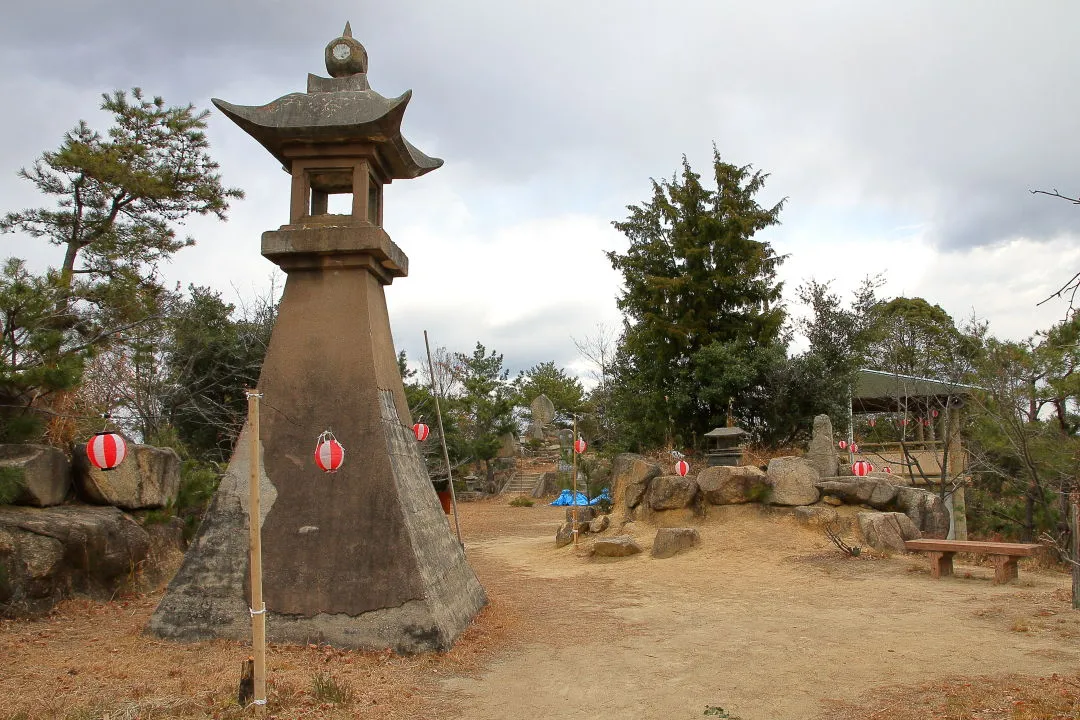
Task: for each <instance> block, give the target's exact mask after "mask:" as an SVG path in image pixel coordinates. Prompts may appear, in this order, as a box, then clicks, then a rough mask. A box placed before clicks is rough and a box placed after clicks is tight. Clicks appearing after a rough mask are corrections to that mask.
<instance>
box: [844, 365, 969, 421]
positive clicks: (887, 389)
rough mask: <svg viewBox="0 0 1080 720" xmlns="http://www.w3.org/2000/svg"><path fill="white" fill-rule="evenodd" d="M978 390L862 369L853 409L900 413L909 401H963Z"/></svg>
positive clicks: (854, 391) (931, 379) (856, 379)
mask: <svg viewBox="0 0 1080 720" xmlns="http://www.w3.org/2000/svg"><path fill="white" fill-rule="evenodd" d="M978 389H979V388H978V387H977V386H975V385H967V384H964V383H957V382H949V381H945V380H935V379H933V378H924V377H917V376H915V375H901V374H899V373H891V372H883V371H881V370H867V369H861V370H859V371H858V372H857V373H856V378H855V388H854V390H853V391H852V394H851V406H852V410H853V411H854V412H896V411H898V410H900V409H901V407H902V406H903V405H905V404H906V403H907V401H909V400H914V399H916V398H936V399H938V400H940V401H943V402H944V401H947V400H948V399H949V398H956V399H960V398H963V397H965V396H967V395H970V394H971V392H972V391H973V390H978Z"/></svg>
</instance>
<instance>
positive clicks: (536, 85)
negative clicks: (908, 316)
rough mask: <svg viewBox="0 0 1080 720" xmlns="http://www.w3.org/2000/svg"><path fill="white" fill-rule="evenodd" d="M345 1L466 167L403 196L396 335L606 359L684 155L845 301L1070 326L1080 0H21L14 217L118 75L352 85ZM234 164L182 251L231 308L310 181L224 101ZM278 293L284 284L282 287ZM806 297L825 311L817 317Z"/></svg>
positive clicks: (6, 21) (259, 88)
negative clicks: (734, 189) (886, 301)
mask: <svg viewBox="0 0 1080 720" xmlns="http://www.w3.org/2000/svg"><path fill="white" fill-rule="evenodd" d="M346 20H349V21H351V23H352V28H353V34H354V36H355V37H356V39H357V40H359V41H360V42H362V43H363V44H364V45H365V46H366V48H367V50H368V54H369V57H370V67H369V72H368V78H369V80H370V82H371V84H372V87H373V89H375V90H377V91H378V92H380V93H382V94H383V95H385V96H388V97H395V96H397V95H400V94H401V93H402V92H404V91H405V90H406V89H410V88H411V89H412V90H413V91H414V96H413V99H412V102H411V104H410V106H409V110H408V112H407V113H406V116H405V122H404V125H403V129H404V134H405V136H406V137H407V138H408V139H409V140H410V141H411V142H412V143H413V144H414V145H416V146H417V147H419V148H420V149H421V150H423V151H424V152H426V153H427V154H429V155H433V156H436V157H440V158H443V159H444V160H445V161H446V164H445V166H444V167H443V168H441V169H439V170H437V171H435V172H433V173H431V174H429V175H426V176H424V177H421V178H418V179H416V180H407V181H398V182H395V183H393V184H392V185H391V186H389V187H388V188H387V189H386V194H385V218H384V220H385V226H386V229H387V231H388V232H389V233H390V236H391V237H392V238H393V240H394V241H395V242H396V243H397V244H398V245H399V246H400V247H401V248H402V250H404V252H405V253H406V254H407V255H408V256H409V259H410V275H409V277H407V278H403V279H399V280H397V281H396V282H394V284H393V285H391V286H390V287H388V288H387V293H386V294H387V300H388V303H389V306H390V314H391V326H392V328H393V332H394V338H395V342H396V344H397V347H398V348H399V349H402V348H403V349H405V350H406V351H407V353H408V354H409V356H410V357H411V358H414V359H418V358H420V357H421V354H422V352H423V334H422V333H423V330H424V329H427V330H428V331H429V334H430V335H431V339H432V342H433V344H434V345H442V346H446V347H448V348H450V349H451V350H461V351H470V350H471V349H472V348H473V346H474V345H475V343H476V341H478V340H479V341H480V342H482V343H484V344H485V345H486V346H487V347H488V349H495V350H497V351H499V352H501V353H504V354H505V356H506V364H507V366H508V367H510V368H511V369H512V370H513V371H514V372H516V371H517V370H519V369H525V368H527V367H529V366H531V365H533V364H535V363H538V362H542V361H546V360H554V361H555V362H556V363H557V364H558V365H560V366H564V367H571V368H576V369H577V371H582V372H583V371H584V368H583V367H582V366H580V365H578V364H576V363H577V352H576V350H575V348H574V343H573V342H572V338H578V339H582V338H584V337H586V336H589V335H595V334H596V328H597V324H598V323H604V324H606V325H608V326H609V327H614V326H616V325H617V324H618V322H619V319H620V316H619V313H618V311H617V309H616V307H615V299H616V296H617V294H618V291H619V278H618V276H617V275H616V274H615V272H614V271H613V270H612V269H611V266H610V263H609V262H608V260H607V259H606V257H605V255H604V252H605V251H609V250H617V251H623V250H625V249H626V246H627V243H626V240H625V239H624V238H623V237H622V236H621V235H619V233H617V232H616V231H615V230H614V229H613V228H612V227H611V221H613V220H621V219H624V218H625V216H626V206H627V205H629V204H635V203H639V202H642V201H644V200H646V199H647V198H648V197H649V193H650V186H649V179H650V178H652V177H656V178H666V177H670V176H671V175H672V174H673V173H674V172H675V171H676V170H677V168H678V167H679V163H680V160H681V157H682V155H683V154H685V155H686V156H687V157H688V158H689V160H690V163H691V165H692V166H693V167H694V168H695V169H696V170H698V171H699V172H701V173H702V175H703V176H704V177H706V178H707V177H708V175H709V171H710V168H709V162H710V160H711V153H712V145H713V144H714V143H715V144H716V146H717V148H718V149H719V151H720V153H721V155H722V156H723V157H724V159H725V160H727V161H729V162H732V163H736V164H753V165H754V166H755V167H757V168H760V169H762V170H764V171H766V172H769V173H771V177H770V179H769V181H768V183H767V185H766V188H765V190H764V192H763V193H762V195H761V196H760V200H761V202H762V204H771V203H774V202H776V201H777V200H779V199H781V198H784V197H786V198H788V204H787V206H786V208H785V210H784V212H783V215H782V222H783V224H782V225H781V226H779V227H776V228H772V229H770V230H769V231H767V232H766V233H763V234H762V235H761V237H762V238H763V239H767V240H768V241H769V242H771V243H772V244H773V245H774V246H775V248H776V250H777V251H778V252H779V253H781V254H788V255H789V257H788V259H787V261H786V262H785V264H784V265H783V268H782V270H781V277H782V279H783V280H784V281H785V283H786V291H787V295H788V296H789V297H790V298H793V297H794V291H795V289H796V288H797V286H798V285H799V284H800V283H801V282H803V281H804V280H806V279H809V278H816V279H817V280H820V281H827V280H834V287H835V288H836V289H837V290H840V291H841V292H842V293H843V294H845V295H847V293H848V292H849V291H850V290H851V289H852V288H854V286H855V285H856V284H857V283H858V281H859V280H860V279H861V278H863V277H864V276H866V275H868V274H871V275H872V274H877V273H881V274H882V275H883V276H884V278H885V280H886V285H885V287H884V288H883V289H882V291H881V292H882V294H884V295H886V296H895V295H907V296H922V297H925V298H926V299H927V300H929V301H930V302H932V303H938V304H940V305H941V306H942V307H944V308H945V309H946V310H947V311H948V312H949V313H951V314H952V315H953V317H954V318H956V319H957V321H958V322H959V321H961V320H963V319H965V318H970V317H972V316H973V315H974V316H975V317H978V318H981V319H984V320H987V321H989V322H990V326H991V330H992V332H994V333H995V334H996V335H998V336H999V337H1009V338H1022V337H1026V336H1028V335H1030V334H1031V333H1033V332H1034V331H1036V330H1039V329H1043V328H1046V327H1048V326H1049V325H1050V324H1052V323H1053V322H1055V321H1057V320H1059V319H1061V318H1062V317H1063V315H1064V313H1065V305H1064V304H1063V303H1061V302H1051V303H1047V304H1046V305H1044V306H1043V307H1036V303H1037V302H1038V301H1039V300H1041V299H1043V298H1044V297H1046V296H1047V295H1049V294H1050V293H1052V292H1053V291H1054V290H1055V289H1056V288H1057V287H1058V286H1060V285H1061V284H1062V283H1064V282H1065V281H1067V280H1068V279H1069V277H1071V275H1072V274H1073V272H1075V271H1076V270H1080V244H1078V242H1077V240H1078V239H1080V207H1077V206H1074V205H1069V204H1068V203H1065V202H1063V201H1060V200H1055V199H1052V198H1048V197H1045V196H1037V195H1032V194H1031V193H1030V190H1032V189H1035V188H1045V189H1050V188H1057V189H1059V190H1061V191H1062V192H1063V193H1066V194H1069V195H1073V196H1075V195H1076V194H1077V193H1080V140H1078V139H1077V127H1076V118H1077V117H1078V116H1080V94H1078V93H1077V91H1076V88H1077V87H1080V49H1078V45H1077V42H1076V37H1077V28H1080V3H1077V2H1074V1H1073V0H1059V1H1055V2H1050V1H1042V2H1040V1H1037V0H1036V1H1032V2H1013V1H1009V2H1005V1H1001V2H995V1H992V0H979V1H975V0H971V1H961V0H953V1H951V2H945V3H943V2H939V1H938V0H933V1H927V2H903V3H886V2H869V1H868V0H852V1H850V2H841V1H820V2H813V3H808V2H804V1H802V0H799V1H795V0H792V1H790V2H759V3H748V2H719V1H716V0H709V1H708V2H706V1H705V0H701V1H700V2H680V1H678V0H668V1H666V2H644V1H635V0H617V1H616V0H610V1H607V2H598V1H592V0H574V1H573V2H567V1H565V0H546V1H545V2H532V1H524V0H522V1H520V2H507V1H506V0H474V1H468V0H458V1H457V2H441V1H437V0H425V1H415V2H410V1H407V0H383V1H382V2H366V1H365V2H343V1H338V0H321V1H320V2H318V3H298V2H286V1H285V0H278V1H274V0H250V1H247V2H240V1H239V0H215V1H214V2H209V1H207V0H189V2H185V3H163V2H156V1H153V0H149V1H144V2H133V1H131V0H113V1H111V2H105V1H98V2H94V1H93V0H82V1H80V2H74V1H70V0H67V1H61V2H50V3H17V4H14V3H9V4H8V6H6V7H5V9H4V12H3V21H2V22H0V67H2V68H3V71H2V73H0V92H2V94H3V97H4V103H3V104H4V110H3V115H2V116H0V117H2V121H0V122H2V128H3V133H2V134H0V212H2V211H8V210H15V209H20V208H24V207H31V206H36V205H38V204H40V202H41V201H40V199H39V197H38V196H37V195H36V194H35V191H34V189H33V188H32V186H30V185H29V183H27V182H25V181H22V180H19V179H18V178H17V177H16V175H15V173H16V171H17V170H18V169H19V168H20V167H24V166H29V165H30V164H32V162H33V161H34V159H35V158H36V157H37V156H39V155H40V153H41V151H43V150H46V149H53V148H55V147H56V146H57V145H58V144H59V143H60V141H61V138H62V135H63V133H64V131H65V130H67V129H69V128H70V127H72V126H73V125H74V124H75V123H76V122H77V121H78V120H79V119H86V120H87V121H89V122H90V123H91V124H92V125H94V126H96V127H99V128H102V129H103V128H104V127H106V118H105V117H104V116H103V115H102V114H101V113H100V111H99V110H98V109H97V108H98V106H99V104H100V94H101V93H102V92H108V91H111V90H113V89H121V88H130V87H132V86H135V85H138V86H141V87H142V88H143V89H144V90H145V91H146V92H147V93H150V94H159V95H162V96H163V97H164V98H165V100H166V101H167V102H169V103H170V104H183V103H187V102H193V103H195V105H196V106H198V107H199V108H209V107H210V98H211V97H218V98H222V99H225V100H227V101H229V102H233V103H237V104H243V105H261V104H264V103H266V102H269V101H271V100H274V99H276V98H277V97H280V96H282V95H285V94H287V93H290V92H296V91H303V90H304V89H305V86H306V77H307V73H309V72H312V73H316V74H321V75H325V67H324V65H323V48H324V47H325V45H326V43H327V42H329V41H330V40H331V39H332V38H334V37H337V36H338V35H339V34H340V33H341V30H342V27H343V26H344V23H345V21H346ZM209 136H210V142H211V145H212V154H213V155H214V157H215V158H216V159H217V161H218V162H219V163H220V164H221V172H222V175H223V179H224V181H225V182H226V183H227V184H228V185H231V186H238V187H241V188H243V189H244V190H245V191H246V193H247V198H246V199H245V200H243V201H241V202H238V203H235V205H234V206H233V208H232V210H231V211H230V213H229V221H228V222H227V223H220V222H218V221H216V220H213V221H211V220H204V219H199V220H197V221H194V222H191V223H189V224H188V226H187V227H186V228H184V229H183V230H182V231H186V232H188V233H190V234H192V235H193V236H194V237H195V238H196V240H197V242H198V244H197V246H196V247H194V248H190V249H185V250H183V251H181V252H180V253H179V254H178V255H177V256H176V258H175V260H174V262H173V263H172V264H171V265H170V266H168V267H166V268H164V272H165V275H166V277H167V278H168V279H169V281H170V282H173V281H179V282H181V283H182V284H183V285H185V286H186V285H187V284H188V283H195V284H199V285H209V286H212V287H214V288H217V289H219V290H221V291H222V293H223V295H224V296H225V298H226V299H227V300H230V301H234V302H235V301H238V300H239V299H241V298H246V297H250V296H251V295H253V294H255V293H258V292H261V291H263V290H264V289H265V288H268V287H269V285H270V279H271V277H272V275H273V273H274V272H275V268H274V266H273V265H272V264H271V263H270V262H269V261H267V260H265V259H264V258H262V257H261V255H259V242H260V240H259V238H260V234H261V233H262V232H263V231H264V230H269V229H276V228H277V227H278V226H279V225H281V224H284V223H285V222H287V221H288V218H287V214H288V192H289V183H288V177H287V176H286V175H285V174H284V173H283V172H282V171H281V168H280V166H279V165H278V164H277V163H275V162H274V160H273V159H272V158H271V156H270V155H269V154H268V153H267V152H266V151H265V150H264V149H263V148H262V147H261V146H260V145H258V144H257V143H256V142H255V141H254V140H253V139H251V138H250V137H249V136H247V135H246V134H245V133H244V132H243V131H241V130H240V129H239V128H237V127H236V126H234V125H233V124H232V123H231V122H230V121H228V120H227V119H225V118H224V117H223V116H222V115H221V114H220V113H218V112H217V111H216V110H214V112H213V115H212V117H211V119H210V128H209ZM10 255H15V256H19V257H24V258H28V259H29V260H30V262H31V264H32V266H33V267H35V268H42V267H44V266H46V265H49V264H52V265H56V264H58V263H59V262H60V260H61V257H62V253H61V251H60V249H58V248H52V247H50V246H48V245H45V244H44V243H43V241H40V240H32V239H28V238H24V237H18V236H14V235H4V236H0V256H10ZM278 283H279V285H280V278H279V281H278ZM792 311H793V312H798V308H797V307H795V306H794V305H793V306H792Z"/></svg>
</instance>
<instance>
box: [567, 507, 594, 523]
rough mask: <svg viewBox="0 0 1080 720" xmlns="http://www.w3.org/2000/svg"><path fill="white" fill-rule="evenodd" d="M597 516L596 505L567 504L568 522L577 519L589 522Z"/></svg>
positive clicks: (580, 521)
mask: <svg viewBox="0 0 1080 720" xmlns="http://www.w3.org/2000/svg"><path fill="white" fill-rule="evenodd" d="M596 516H597V512H596V507H595V506H594V505H567V506H566V522H571V521H572V520H574V519H576V520H577V522H579V523H587V522H589V521H590V520H592V519H593V518H594V517H596Z"/></svg>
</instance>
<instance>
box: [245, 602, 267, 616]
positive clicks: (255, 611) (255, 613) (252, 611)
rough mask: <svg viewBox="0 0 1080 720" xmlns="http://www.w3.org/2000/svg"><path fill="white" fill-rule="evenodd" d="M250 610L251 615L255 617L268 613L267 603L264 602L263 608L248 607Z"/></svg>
mask: <svg viewBox="0 0 1080 720" xmlns="http://www.w3.org/2000/svg"><path fill="white" fill-rule="evenodd" d="M248 612H249V613H251V617H255V616H256V615H265V614H266V603H263V604H262V609H261V610H254V609H252V608H248Z"/></svg>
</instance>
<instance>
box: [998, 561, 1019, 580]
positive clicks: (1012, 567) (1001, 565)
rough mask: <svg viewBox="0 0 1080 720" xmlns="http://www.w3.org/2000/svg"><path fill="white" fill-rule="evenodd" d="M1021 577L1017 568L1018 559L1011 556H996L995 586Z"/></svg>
mask: <svg viewBox="0 0 1080 720" xmlns="http://www.w3.org/2000/svg"><path fill="white" fill-rule="evenodd" d="M1018 577H1020V573H1019V571H1018V570H1017V567H1016V558H1014V557H1012V556H1009V555H995V556H994V584H995V585H1004V584H1006V583H1008V582H1009V581H1010V580H1015V579H1017V578H1018Z"/></svg>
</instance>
